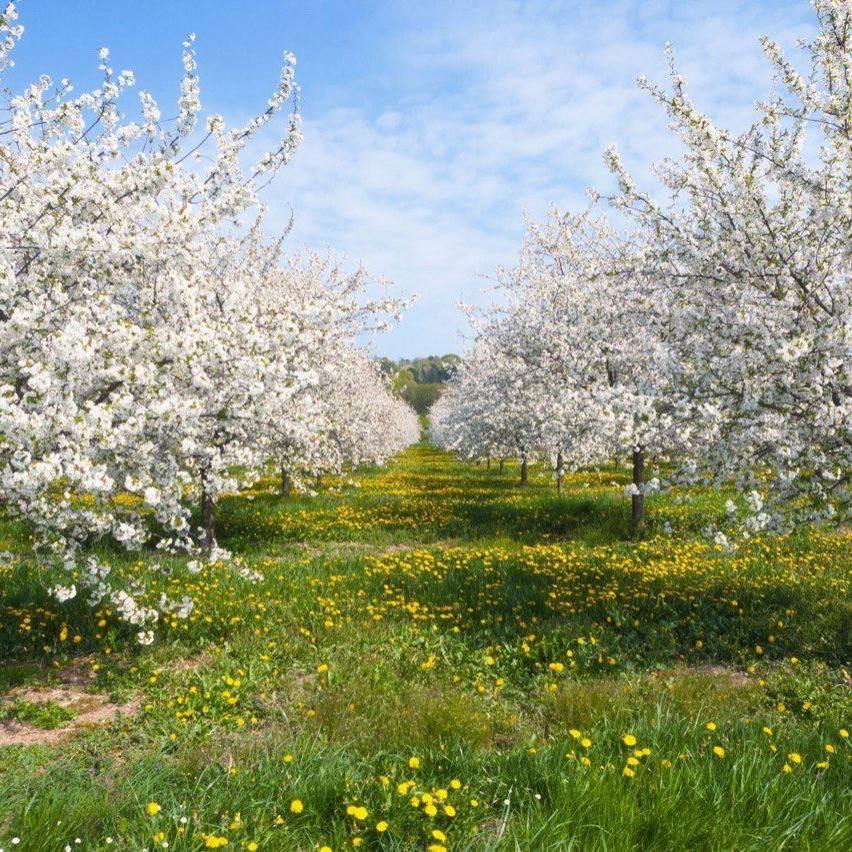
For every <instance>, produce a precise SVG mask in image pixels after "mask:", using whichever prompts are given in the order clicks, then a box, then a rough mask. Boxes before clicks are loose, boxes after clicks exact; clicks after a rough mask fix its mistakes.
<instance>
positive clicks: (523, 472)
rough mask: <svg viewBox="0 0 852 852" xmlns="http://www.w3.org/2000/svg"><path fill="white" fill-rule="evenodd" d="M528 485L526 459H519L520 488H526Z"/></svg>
mask: <svg viewBox="0 0 852 852" xmlns="http://www.w3.org/2000/svg"><path fill="white" fill-rule="evenodd" d="M528 484H529V471H528V470H527V457H526V456H524V457H523V458H522V459H521V488H526V486H527V485H528Z"/></svg>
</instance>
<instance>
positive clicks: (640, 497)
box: [633, 446, 645, 532]
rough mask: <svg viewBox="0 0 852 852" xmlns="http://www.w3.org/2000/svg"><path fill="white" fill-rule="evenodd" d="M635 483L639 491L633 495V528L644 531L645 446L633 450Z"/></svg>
mask: <svg viewBox="0 0 852 852" xmlns="http://www.w3.org/2000/svg"><path fill="white" fill-rule="evenodd" d="M633 485H634V486H635V487H636V489H638V493H636V494H634V495H633V529H635V530H636V532H642V531H643V530H644V529H645V492H644V486H645V448H644V447H641V446H640V447H635V448H634V450H633Z"/></svg>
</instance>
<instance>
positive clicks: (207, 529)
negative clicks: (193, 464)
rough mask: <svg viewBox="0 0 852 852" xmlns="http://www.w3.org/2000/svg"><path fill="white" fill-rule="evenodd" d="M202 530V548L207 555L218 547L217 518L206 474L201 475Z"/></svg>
mask: <svg viewBox="0 0 852 852" xmlns="http://www.w3.org/2000/svg"><path fill="white" fill-rule="evenodd" d="M201 528H202V530H203V538H202V540H201V546H202V548H203V549H204V552H205V553H210V552H211V551H212V550H213V548H214V547H215V546H216V516H215V514H214V503H213V495H212V494H211V493H210V489H209V488H208V487H207V477H206V475H205V474H204V473H202V474H201Z"/></svg>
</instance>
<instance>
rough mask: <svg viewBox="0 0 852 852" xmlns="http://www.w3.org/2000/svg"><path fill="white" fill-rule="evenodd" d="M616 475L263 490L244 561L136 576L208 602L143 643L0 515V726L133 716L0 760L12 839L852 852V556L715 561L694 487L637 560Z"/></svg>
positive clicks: (244, 527) (424, 465) (228, 538)
mask: <svg viewBox="0 0 852 852" xmlns="http://www.w3.org/2000/svg"><path fill="white" fill-rule="evenodd" d="M627 475H628V474H627V471H626V470H623V469H616V468H612V469H608V470H604V471H584V472H579V473H576V474H573V475H571V476H569V477H567V481H566V493H565V494H564V496H563V497H561V498H559V497H557V496H556V495H555V493H554V488H553V483H552V480H551V478H550V476H549V474H548V472H547V471H544V470H541V469H537V468H536V469H534V470H533V471H532V475H531V484H530V487H529V488H527V489H523V490H521V489H519V488H518V487H517V467H516V466H514V465H508V464H507V466H506V470H505V472H504V473H503V474H500V473H499V472H498V471H497V470H496V466H494V467H492V470H490V471H489V470H486V468H485V466H484V465H474V464H466V463H461V462H458V461H457V460H455V459H453V458H451V457H449V456H447V455H446V454H443V453H440V452H438V451H436V450H434V449H433V448H431V447H429V446H428V445H421V446H418V447H414V448H412V449H410V450H407V451H406V452H404V453H403V454H401V456H400V457H399V458H398V459H397V460H396V461H395V462H394V463H392V464H391V465H389V466H388V467H387V468H385V469H382V470H369V471H364V472H359V473H358V474H357V475H355V476H353V477H352V478H351V479H343V480H331V479H328V480H327V481H326V482H325V483H324V485H323V488H322V492H321V493H320V494H319V495H318V496H317V497H313V498H309V497H303V496H298V495H297V496H294V497H292V498H289V499H286V500H285V499H282V498H281V497H279V496H278V494H277V493H276V483H275V481H274V480H273V479H270V480H269V481H264V482H261V483H259V484H258V485H257V486H256V487H255V488H253V489H251V490H248V491H245V492H242V493H241V494H238V495H232V496H230V497H228V498H226V499H224V500H223V501H222V504H221V506H220V510H219V515H220V518H221V524H220V540H221V543H222V544H223V545H224V546H226V547H228V548H229V549H231V550H232V551H233V552H234V553H235V554H236V557H237V558H236V560H235V562H234V563H233V564H227V565H225V564H220V565H216V566H210V567H206V568H205V569H204V570H203V571H202V572H201V573H199V574H195V575H193V574H190V573H189V572H187V570H186V567H185V563H186V560H168V559H163V558H162V556H161V555H159V554H158V555H156V556H155V555H154V554H151V555H150V556H146V557H144V558H142V559H141V560H139V565H138V571H139V572H144V573H147V574H149V575H150V577H151V592H150V594H151V596H152V599H159V596H160V594H161V593H162V592H166V593H167V594H168V595H169V596H170V597H172V598H174V599H177V600H179V599H181V598H182V596H183V595H189V596H190V597H191V598H192V599H193V600H194V601H195V609H194V610H193V611H192V612H191V613H190V615H189V617H187V618H185V619H181V618H178V617H177V616H175V617H173V618H169V619H166V620H165V621H164V622H163V623H161V624H160V627H159V632H158V639H157V642H156V643H155V644H154V645H153V646H151V647H149V648H141V647H139V646H138V645H136V644H134V641H133V631H132V630H130V629H128V628H127V627H126V626H124V625H122V624H121V623H120V622H118V621H117V619H116V617H115V613H113V612H111V611H110V610H109V609H108V608H103V609H101V610H99V611H97V612H94V613H93V612H91V611H88V610H87V609H86V607H85V605H84V604H83V603H82V602H80V601H77V600H74V601H70V602H68V603H66V604H62V605H60V604H57V603H56V602H54V601H52V600H50V599H49V598H48V597H47V596H46V595H45V594H44V593H43V592H41V591H40V590H39V588H40V587H39V586H38V584H37V583H36V582H35V581H34V577H33V568H32V567H31V566H30V565H29V564H28V562H27V556H26V552H27V546H26V543H27V537H26V533H25V531H24V530H23V529H22V528H21V527H20V526H18V525H13V524H11V523H7V524H5V525H2V524H0V542H2V546H3V547H4V548H8V549H10V550H12V551H15V552H17V553H18V554H19V558H17V559H15V560H13V561H12V562H11V563H10V564H8V565H5V564H4V567H0V661H2V662H0V693H3V692H5V693H6V699H5V701H6V705H7V706H11V707H18V706H22V705H21V699H20V698H17V699H16V697H15V695H16V693H15V690H19V689H21V688H27V687H31V686H37V685H39V684H46V683H54V684H55V683H60V684H63V683H65V681H66V677H67V672H68V671H70V670H73V671H75V672H77V673H79V672H80V671H84V672H86V673H87V674H88V675H89V676H90V677H91V679H92V680H91V684H90V685H88V686H86V688H87V689H94V690H97V691H101V692H104V693H108V694H109V695H111V696H112V697H113V699H114V700H115V701H125V700H127V699H129V698H138V699H139V700H140V710H139V713H138V715H136V716H135V717H133V718H129V719H128V718H125V719H124V720H120V721H118V722H115V723H112V724H111V725H109V726H108V727H105V728H98V729H96V730H82V731H80V732H79V733H77V734H76V735H75V736H74V737H73V738H70V739H67V740H66V741H64V742H61V743H59V744H58V745H52V746H50V747H46V746H35V745H33V746H25V745H13V746H5V747H3V746H0V767H1V768H2V769H1V770H0V847H2V848H5V849H7V850H8V849H10V848H12V846H11V843H12V839H13V838H15V837H17V838H19V843H18V844H16V845H15V847H14V848H16V849H21V850H30V849H32V850H55V849H62V848H64V847H65V845H66V844H70V845H71V847H72V848H81V849H92V850H105V849H116V848H121V849H124V848H128V849H160V848H169V849H172V850H196V849H203V848H219V847H221V848H226V849H248V850H252V849H272V850H279V849H280V850H302V849H304V850H316V849H320V848H322V847H324V846H327V847H329V848H331V849H333V850H340V849H349V848H353V847H355V848H357V847H360V848H362V849H387V850H410V849H422V850H426V849H429V848H433V849H434V850H436V851H437V850H440V849H441V848H445V849H453V850H457V849H458V850H491V849H495V850H496V849H501V850H503V849H505V850H514V849H521V850H556V849H559V850H562V849H582V850H586V849H602V850H631V849H636V850H639V849H641V850H645V849H773V850H774V849H802V848H805V849H840V848H849V847H850V845H852V818H850V813H852V807H850V805H852V801H851V800H852V797H850V794H849V791H850V785H849V781H850V774H849V761H850V754H852V752H850V747H849V739H848V735H847V734H846V730H847V729H848V728H849V727H850V721H851V720H850V694H849V676H848V674H847V670H846V668H844V667H845V666H847V665H848V661H849V656H850V654H849V639H848V625H849V608H848V600H849V566H850V564H852V559H850V556H852V542H850V536H849V535H848V534H841V533H836V534H830V533H826V532H820V531H816V530H812V531H801V532H799V533H797V534H796V535H794V536H790V537H788V538H783V539H766V540H760V541H753V542H751V543H750V544H748V545H747V546H745V547H743V548H741V549H740V550H739V551H737V552H736V553H734V554H725V553H723V552H721V551H719V550H717V549H716V548H714V547H713V546H712V545H710V544H708V542H707V541H706V540H704V539H703V538H702V537H701V536H700V534H699V531H700V530H701V528H702V527H703V526H704V525H705V524H706V523H707V521H708V520H710V519H712V518H723V517H724V514H725V511H724V502H725V500H726V499H727V496H728V495H722V494H712V493H708V492H696V493H692V494H688V493H682V494H669V495H665V496H659V497H656V498H654V499H653V500H652V501H650V505H649V523H648V527H649V529H648V533H647V536H646V537H645V538H644V539H642V540H636V539H634V538H633V537H632V535H631V531H630V527H629V524H628V516H629V506H628V504H627V498H625V497H624V496H623V486H624V484H625V482H626V481H627ZM110 558H112V559H115V560H117V559H128V558H129V557H127V556H122V555H120V554H112V555H111V557H110ZM154 564H158V565H159V570H157V571H154V570H153V567H152V566H153V565H154ZM27 712H30V711H27ZM33 712H34V713H35V712H36V711H33ZM51 712H52V711H51V708H49V707H48V708H41V709H38V713H40V714H47V716H50V715H51ZM16 715H17V718H18V720H19V721H21V722H23V721H27V720H26V719H25V718H23V717H22V716H21V715H20V713H19V712H17V711H16ZM24 715H25V716H26V713H25V714H24ZM30 721H31V723H32V724H34V725H37V724H38V721H36V718H35V717H31V719H30ZM0 732H2V721H0ZM714 749H715V750H714ZM78 838H79V840H80V843H79V844H77V843H76V842H75V841H76V840H77V839H78ZM165 844H168V845H167V846H165ZM225 844H226V845H225Z"/></svg>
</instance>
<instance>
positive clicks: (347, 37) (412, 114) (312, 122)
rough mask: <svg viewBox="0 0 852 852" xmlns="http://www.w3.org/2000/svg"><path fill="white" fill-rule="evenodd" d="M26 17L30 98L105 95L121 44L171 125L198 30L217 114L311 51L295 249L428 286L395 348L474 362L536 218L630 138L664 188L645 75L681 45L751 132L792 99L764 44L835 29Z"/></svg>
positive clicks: (768, 4)
mask: <svg viewBox="0 0 852 852" xmlns="http://www.w3.org/2000/svg"><path fill="white" fill-rule="evenodd" d="M19 11H20V13H21V23H23V24H24V26H25V28H26V33H25V36H24V40H23V42H22V44H21V46H20V47H19V49H18V50H17V51H16V62H17V66H16V68H15V70H14V72H13V74H12V75H11V76H10V80H9V82H10V84H12V86H13V87H14V88H15V89H18V88H19V86H20V84H21V83H23V82H24V81H26V80H29V79H31V78H34V77H37V76H38V75H39V74H41V73H48V74H51V75H52V76H55V77H56V78H60V77H63V76H65V77H69V78H70V79H71V80H72V81H73V82H74V83H75V86H76V88H77V89H78V90H80V89H82V88H85V87H87V86H91V85H95V84H96V83H97V80H98V72H97V64H98V61H97V56H96V54H97V49H98V48H99V47H100V46H102V45H106V46H108V47H109V48H110V50H111V53H112V64H113V65H114V67H115V68H116V69H121V68H130V69H132V70H133V71H135V72H136V78H137V88H140V89H142V88H144V89H148V90H150V91H152V92H153V93H154V94H155V95H156V96H157V98H158V99H159V100H160V102H161V105H162V107H163V113H164V115H169V114H170V113H169V111H168V105H169V104H173V103H174V102H175V99H176V93H177V88H178V84H179V80H180V74H181V64H180V43H181V40H182V38H183V37H184V35H185V34H186V33H188V32H195V33H196V34H197V37H198V44H197V46H198V54H199V55H198V61H199V72H200V76H201V85H202V101H203V104H204V107H205V111H206V112H222V113H223V114H224V115H225V116H226V117H227V118H228V119H230V120H233V121H238V120H240V119H242V118H244V117H245V116H247V115H248V114H250V113H253V112H254V111H255V110H258V109H261V108H262V107H263V106H264V104H265V102H266V98H267V97H268V96H269V94H270V92H271V91H272V88H273V86H274V83H275V80H276V79H277V75H278V70H279V67H280V59H281V52H282V51H283V50H284V49H289V50H292V51H294V52H295V53H296V55H297V57H298V79H299V83H300V85H301V87H302V112H303V117H304V136H305V140H304V143H303V146H302V148H301V149H300V150H299V152H298V153H297V155H296V157H295V159H294V161H293V162H292V163H291V164H290V165H289V166H288V167H287V168H286V170H284V172H282V173H281V175H280V176H279V178H278V179H277V181H276V182H275V184H273V186H272V187H270V188H269V189H268V190H267V191H266V200H267V202H268V204H269V206H270V210H271V212H270V217H269V221H270V225H271V227H273V228H274V227H280V226H283V225H284V224H285V223H286V222H287V220H288V219H289V217H290V214H291V211H292V212H293V213H294V214H295V227H294V230H293V232H292V235H291V237H290V240H291V243H292V244H293V245H294V247H295V246H298V245H301V244H303V243H309V244H311V245H313V246H314V247H317V248H330V249H333V250H335V251H338V252H342V253H344V254H345V256H346V258H347V260H348V262H349V263H350V264H352V265H357V264H358V263H363V265H364V266H366V268H367V269H368V270H369V271H370V272H371V273H373V274H374V275H376V276H382V277H386V278H389V279H391V280H392V281H393V282H395V285H396V288H397V290H398V291H399V292H401V293H414V292H416V293H419V295H420V298H419V301H418V303H417V305H416V306H415V307H414V308H412V309H411V310H410V311H409V313H408V314H407V316H406V317H405V319H404V320H403V322H402V323H401V325H400V326H399V327H398V328H396V329H395V330H393V331H391V332H389V333H387V334H385V335H384V336H382V337H381V338H380V339H378V340H377V341H376V342H375V349H376V351H377V352H379V353H381V354H388V355H391V356H394V357H398V356H413V355H425V354H434V353H445V352H450V351H459V350H460V349H461V348H462V345H463V343H462V341H461V340H460V338H459V332H460V331H462V330H463V329H464V327H465V323H464V319H463V317H462V315H461V314H460V313H459V311H458V310H457V309H456V307H455V305H456V302H457V301H459V300H462V301H465V302H474V303H475V302H479V301H482V300H484V299H486V298H487V296H486V295H483V293H482V291H483V289H484V288H485V287H487V278H488V276H489V275H491V274H492V273H493V272H494V270H495V268H496V267H497V266H498V265H499V264H508V263H511V262H512V260H513V258H514V256H515V255H516V253H517V249H518V247H519V245H520V241H521V238H522V235H523V215H524V213H525V212H527V213H530V214H532V215H541V214H542V213H543V212H544V211H545V210H546V209H547V206H548V204H549V203H550V202H556V203H557V204H558V205H559V206H561V207H563V208H564V207H569V206H572V205H577V204H582V203H583V198H584V191H585V189H586V187H588V186H595V187H598V188H600V189H604V190H606V189H609V188H611V187H612V183H611V180H610V178H609V176H608V175H607V173H606V171H605V169H604V167H603V165H602V160H601V152H602V150H603V149H604V147H605V146H606V145H607V144H609V143H610V142H615V143H616V144H618V146H619V148H620V150H621V151H622V154H623V156H624V158H625V160H626V161H627V163H628V165H629V166H630V167H631V168H632V169H633V170H634V172H635V174H636V175H637V176H639V177H640V178H642V179H647V180H648V182H649V183H650V184H651V185H653V184H652V181H651V178H650V177H649V168H650V166H651V164H653V163H654V162H656V161H658V160H659V159H660V158H661V157H663V156H665V155H666V154H669V153H673V152H674V151H675V150H676V149H675V148H673V147H672V143H671V141H670V139H669V137H668V136H667V133H666V127H665V117H664V115H662V114H661V113H660V112H659V110H657V109H656V108H655V107H654V106H653V105H652V104H651V103H650V101H649V99H648V97H647V96H646V95H644V94H643V93H641V92H639V91H638V90H637V89H636V86H635V78H636V76H637V75H639V74H641V73H644V74H645V75H646V76H647V77H649V78H650V79H652V80H657V81H664V80H665V64H664V60H663V56H662V50H663V46H664V44H665V42H666V41H671V42H672V43H673V45H674V47H675V51H676V54H677V57H678V65H679V69H680V70H681V72H682V73H683V74H685V76H686V77H687V79H688V80H689V82H690V88H691V90H692V91H693V94H694V97H695V99H696V100H697V101H698V103H699V105H700V106H701V107H702V108H704V109H705V110H706V111H708V112H709V113H710V114H711V115H713V116H714V117H715V118H716V119H717V120H719V121H720V122H721V123H724V124H727V125H729V126H733V127H741V126H743V125H744V124H745V123H747V121H748V120H749V116H750V114H751V110H752V104H753V102H754V100H755V99H756V98H758V97H762V96H764V95H766V94H767V93H768V92H769V90H770V79H769V73H768V69H767V63H766V61H765V59H764V57H763V55H762V53H761V50H760V46H759V44H758V41H757V39H758V36H759V35H760V34H762V33H768V34H770V35H772V36H773V37H774V38H776V39H777V40H778V41H780V42H781V43H782V45H784V46H785V47H787V48H788V49H793V45H794V43H795V39H796V38H797V37H800V36H809V35H810V34H812V32H813V30H814V19H813V13H812V11H811V9H810V7H809V5H808V3H807V2H806V0H740V2H733V0H680V2H668V1H666V2H663V0H597V2H587V0H572V2H568V1H567V0H505V2H504V0H490V2H477V0H461V1H460V0H456V2H443V0H437V2H429V3H423V2H419V1H418V2H415V0H406V2H401V0H400V1H399V2H357V0H302V2H295V0H251V2H243V3H225V2H221V0H216V2H188V0H170V2H160V0H145V2H139V0H137V2H129V0H109V2H107V0H85V1H83V0H76V2H75V0H22V1H21V2H19ZM263 142H264V140H259V142H258V144H259V145H262V144H263ZM270 147H271V145H270Z"/></svg>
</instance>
